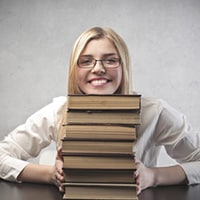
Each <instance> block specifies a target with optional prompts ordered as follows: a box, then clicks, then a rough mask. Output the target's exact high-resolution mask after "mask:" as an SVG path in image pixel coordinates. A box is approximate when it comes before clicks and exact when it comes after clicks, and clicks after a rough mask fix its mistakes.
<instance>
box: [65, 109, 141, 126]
mask: <svg viewBox="0 0 200 200" xmlns="http://www.w3.org/2000/svg"><path fill="white" fill-rule="evenodd" d="M67 124H115V125H120V124H122V125H137V124H140V113H139V112H134V111H133V112H131V111H127V112H124V111H117V110H113V111H111V110H110V111H107V110H105V111H97V110H95V111H79V110H77V111H69V110H68V112H67Z"/></svg>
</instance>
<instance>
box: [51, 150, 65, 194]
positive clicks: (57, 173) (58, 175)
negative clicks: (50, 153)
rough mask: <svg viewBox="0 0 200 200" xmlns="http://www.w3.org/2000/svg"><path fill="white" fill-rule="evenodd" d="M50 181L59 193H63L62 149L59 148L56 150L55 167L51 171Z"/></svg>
mask: <svg viewBox="0 0 200 200" xmlns="http://www.w3.org/2000/svg"><path fill="white" fill-rule="evenodd" d="M51 177H52V180H51V182H52V183H53V184H55V185H56V186H57V187H58V188H59V191H60V192H64V187H63V185H62V183H63V182H64V173H63V158H62V149H61V147H60V148H58V150H57V156H56V161H55V165H54V167H53V171H52V176H51Z"/></svg>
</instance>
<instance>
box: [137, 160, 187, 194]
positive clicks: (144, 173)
mask: <svg viewBox="0 0 200 200" xmlns="http://www.w3.org/2000/svg"><path fill="white" fill-rule="evenodd" d="M135 179H136V184H137V194H139V193H140V192H141V191H142V190H144V189H146V188H148V187H152V186H157V185H177V184H186V183H187V182H188V181H187V177H186V175H185V172H184V170H183V168H182V167H181V166H179V165H174V166H169V167H154V168H148V167H146V166H145V165H144V164H143V163H142V162H141V161H139V160H136V171H135Z"/></svg>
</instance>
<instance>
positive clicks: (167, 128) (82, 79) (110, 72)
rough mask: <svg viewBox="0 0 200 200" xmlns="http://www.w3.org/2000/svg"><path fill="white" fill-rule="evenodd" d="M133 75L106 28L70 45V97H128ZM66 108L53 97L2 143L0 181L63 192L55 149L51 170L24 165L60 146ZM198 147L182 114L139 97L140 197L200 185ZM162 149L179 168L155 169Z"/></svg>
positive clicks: (122, 49)
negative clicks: (146, 192) (51, 187)
mask: <svg viewBox="0 0 200 200" xmlns="http://www.w3.org/2000/svg"><path fill="white" fill-rule="evenodd" d="M131 74H132V73H131V65H130V60H129V53H128V50H127V47H126V44H125V43H124V41H123V39H122V38H121V37H120V36H119V35H118V34H117V33H115V32H114V31H113V30H111V29H109V28H105V29H103V28H99V27H95V28H91V29H89V30H87V31H85V32H84V33H82V35H80V37H79V38H78V39H77V41H76V43H75V45H74V48H73V51H72V55H71V59H70V68H69V79H68V93H70V94H130V93H132V80H131ZM66 103H67V99H66V97H58V98H55V99H54V100H53V102H52V103H51V104H49V105H47V106H46V107H44V108H42V109H41V110H39V111H38V112H36V113H35V114H34V115H32V116H31V117H30V118H28V120H27V121H26V123H25V124H23V125H21V126H19V127H17V128H16V129H15V130H14V131H13V132H11V133H10V134H9V135H8V136H7V137H6V138H5V139H4V140H3V141H1V143H0V162H1V165H0V172H1V178H3V179H7V180H11V181H19V182H21V181H29V182H45V183H53V184H55V185H57V186H58V187H59V189H60V191H62V190H63V188H62V182H63V181H64V177H63V171H62V166H63V161H62V157H61V148H60V147H59V145H58V155H57V158H56V162H55V165H54V166H46V165H40V164H33V163H29V162H27V161H25V160H27V159H28V158H30V157H34V156H37V155H38V154H39V153H40V151H41V150H42V149H43V148H44V147H46V146H47V145H49V144H50V142H51V140H54V141H57V142H58V143H59V141H60V137H62V132H63V129H62V128H63V127H62V123H63V122H64V120H65V115H66V112H65V109H66ZM30 141H31V142H30ZM199 144H200V138H199V136H198V134H195V133H193V132H192V131H191V128H190V126H189V125H188V123H187V121H186V119H185V117H184V115H183V114H181V113H179V112H178V111H176V110H175V109H173V108H172V107H170V106H169V105H168V104H167V103H166V102H164V101H163V100H159V99H154V98H145V97H143V98H142V108H141V125H140V127H139V129H138V141H137V144H136V149H135V150H136V157H137V170H136V173H135V174H133V178H134V176H135V178H136V183H137V185H138V193H140V192H141V190H143V189H145V188H148V187H151V186H156V185H168V184H169V185H170V184H183V183H185V184H194V183H200V148H199ZM161 146H164V147H165V149H166V151H167V152H168V154H169V155H170V156H171V157H172V158H174V159H176V160H177V162H179V163H180V164H178V165H174V166H170V167H156V162H157V159H158V154H159V151H160V148H161ZM13 164H14V166H13Z"/></svg>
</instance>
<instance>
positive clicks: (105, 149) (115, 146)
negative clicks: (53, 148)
mask: <svg viewBox="0 0 200 200" xmlns="http://www.w3.org/2000/svg"><path fill="white" fill-rule="evenodd" d="M133 145H134V141H133V140H123V141H119V140H112V141H111V140H95V139H92V140H91V139H88V140H74V139H69V138H64V139H63V140H62V152H63V153H77V154H78V153H85V154H87V153H96V154H98V153H101V154H103V153H104V154H111V153H113V154H131V153H132V152H133Z"/></svg>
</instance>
